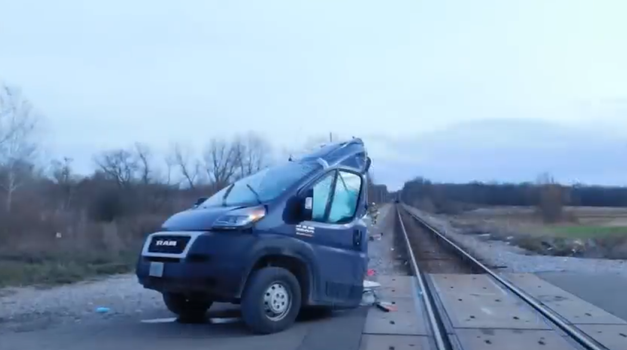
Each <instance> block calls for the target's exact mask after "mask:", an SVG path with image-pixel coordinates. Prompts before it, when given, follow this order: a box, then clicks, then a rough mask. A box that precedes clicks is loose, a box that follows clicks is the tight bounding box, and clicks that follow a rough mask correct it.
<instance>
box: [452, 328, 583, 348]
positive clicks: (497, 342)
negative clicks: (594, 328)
mask: <svg viewBox="0 0 627 350" xmlns="http://www.w3.org/2000/svg"><path fill="white" fill-rule="evenodd" d="M456 333H457V339H458V340H459V343H460V344H461V349H463V350H505V349H507V350H578V349H580V347H578V346H576V345H575V344H574V343H572V342H570V341H569V340H567V339H566V338H564V337H562V336H561V335H560V334H558V333H557V332H555V331H549V330H518V329H517V330H512V329H459V330H457V332H456Z"/></svg>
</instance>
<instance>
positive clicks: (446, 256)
mask: <svg viewBox="0 0 627 350" xmlns="http://www.w3.org/2000/svg"><path fill="white" fill-rule="evenodd" d="M396 212H397V215H398V220H399V221H398V222H399V226H400V231H401V232H402V236H403V239H402V240H403V241H404V245H405V246H406V248H407V257H408V262H409V264H410V267H411V269H412V272H413V274H414V275H415V276H416V278H417V280H418V285H419V288H420V290H421V291H422V294H423V296H424V298H422V300H423V301H424V304H425V305H424V306H425V311H426V314H427V318H428V323H429V326H430V328H431V330H432V333H433V336H434V340H435V345H436V347H437V349H438V350H451V349H454V348H455V347H454V346H453V345H452V343H451V341H450V339H449V337H448V335H447V334H448V332H447V330H446V327H445V326H444V321H443V318H444V316H443V315H442V311H441V309H440V308H439V307H438V306H437V303H436V294H435V292H434V291H433V290H432V289H433V286H432V285H431V284H430V283H428V280H427V274H437V273H445V274H449V273H454V274H485V275H488V276H489V277H490V278H491V279H492V280H494V281H495V282H496V283H497V284H499V285H500V286H502V287H504V288H505V290H507V291H508V292H510V293H512V294H513V295H514V296H516V297H517V298H519V299H520V300H522V301H523V302H524V303H526V304H527V305H529V306H530V307H531V308H533V309H534V310H535V311H537V312H538V313H540V314H541V315H542V316H543V317H545V318H546V319H547V320H548V321H550V322H551V323H552V324H553V325H555V326H556V327H557V328H558V329H560V330H561V331H563V332H564V334H565V335H566V336H568V337H570V338H572V339H573V340H574V341H575V342H576V343H578V344H579V345H581V347H582V348H583V349H586V350H608V349H607V348H606V347H604V346H602V345H600V344H598V343H597V342H596V341H594V340H592V339H591V338H589V337H588V336H587V335H585V334H583V333H582V332H581V331H579V330H578V329H577V328H575V327H574V326H572V325H570V324H568V323H567V322H565V321H564V320H563V319H562V318H561V317H560V316H558V315H556V314H555V313H554V312H553V311H551V310H550V309H548V308H546V307H545V306H544V305H542V303H541V302H539V301H538V300H537V299H535V298H533V297H531V296H529V295H528V294H527V293H525V292H524V291H522V290H521V289H520V288H518V287H516V286H515V285H514V284H512V283H511V282H509V281H508V280H506V279H505V278H503V277H502V276H500V275H499V274H497V273H495V272H494V271H493V270H492V269H490V268H489V267H488V266H486V265H485V264H484V263H482V262H481V261H480V260H479V259H477V258H475V257H473V256H472V255H471V254H470V253H468V252H467V251H466V250H465V249H463V248H462V247H460V246H459V245H457V244H456V243H455V242H453V241H452V240H450V239H449V238H447V237H446V236H445V235H444V234H443V233H441V232H439V231H438V230H437V229H436V228H435V227H433V226H431V225H429V223H427V222H425V221H424V220H422V219H421V218H420V217H418V216H417V215H415V214H414V213H412V212H411V211H409V210H407V209H406V208H405V207H404V206H403V205H402V204H398V205H396Z"/></svg>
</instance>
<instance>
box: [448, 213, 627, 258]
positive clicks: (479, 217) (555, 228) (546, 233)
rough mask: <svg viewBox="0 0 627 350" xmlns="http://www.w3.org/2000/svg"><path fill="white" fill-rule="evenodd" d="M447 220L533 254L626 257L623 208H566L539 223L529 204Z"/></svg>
mask: <svg viewBox="0 0 627 350" xmlns="http://www.w3.org/2000/svg"><path fill="white" fill-rule="evenodd" d="M449 219H450V220H451V222H452V224H453V225H454V226H456V227H457V228H459V229H460V230H461V231H462V232H464V233H467V234H479V235H482V237H484V238H486V239H497V240H503V241H507V242H510V244H515V245H518V246H520V247H522V248H525V249H527V250H530V251H532V252H535V253H540V254H546V255H561V256H581V257H594V258H610V259H627V208H603V207H567V208H564V215H563V219H562V221H560V222H558V223H556V224H545V223H544V222H542V220H541V218H540V217H539V216H538V215H537V214H536V211H535V208H532V207H491V208H479V209H475V210H472V211H467V212H464V213H462V214H458V215H451V216H449Z"/></svg>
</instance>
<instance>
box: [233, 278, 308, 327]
mask: <svg viewBox="0 0 627 350" xmlns="http://www.w3.org/2000/svg"><path fill="white" fill-rule="evenodd" d="M300 293H301V290H300V285H299V283H298V280H297V279H296V277H295V276H294V275H293V274H292V273H291V272H290V271H288V270H286V269H283V268H280V267H265V268H263V269H260V270H257V271H255V272H253V274H252V276H251V277H250V278H249V281H248V283H247V286H246V290H244V295H243V297H242V318H243V319H244V322H245V323H246V325H247V326H248V327H249V328H250V329H251V330H252V331H253V332H255V333H259V334H270V333H278V332H281V331H283V330H285V329H287V328H289V327H291V326H292V325H293V324H294V321H295V320H296V316H298V312H299V310H300V306H301V294H300Z"/></svg>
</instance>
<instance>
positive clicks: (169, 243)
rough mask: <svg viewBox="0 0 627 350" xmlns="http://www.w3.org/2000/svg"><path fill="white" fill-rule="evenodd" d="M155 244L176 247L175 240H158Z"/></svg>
mask: <svg viewBox="0 0 627 350" xmlns="http://www.w3.org/2000/svg"><path fill="white" fill-rule="evenodd" d="M155 245H157V246H166V247H176V241H164V240H158V241H157V243H155Z"/></svg>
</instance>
